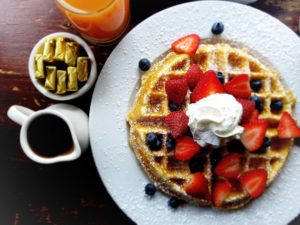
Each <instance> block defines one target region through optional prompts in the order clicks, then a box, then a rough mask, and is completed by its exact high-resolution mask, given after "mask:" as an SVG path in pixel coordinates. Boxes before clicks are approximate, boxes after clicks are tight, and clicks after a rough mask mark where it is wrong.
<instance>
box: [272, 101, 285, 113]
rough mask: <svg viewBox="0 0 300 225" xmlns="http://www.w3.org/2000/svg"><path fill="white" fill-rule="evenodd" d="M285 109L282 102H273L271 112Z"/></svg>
mask: <svg viewBox="0 0 300 225" xmlns="http://www.w3.org/2000/svg"><path fill="white" fill-rule="evenodd" d="M282 108H283V103H282V101H281V100H276V101H272V102H271V110H272V111H280V110H282Z"/></svg>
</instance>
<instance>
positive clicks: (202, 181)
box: [184, 172, 210, 201]
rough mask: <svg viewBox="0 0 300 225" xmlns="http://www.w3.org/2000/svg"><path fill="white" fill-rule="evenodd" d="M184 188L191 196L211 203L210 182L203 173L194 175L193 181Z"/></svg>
mask: <svg viewBox="0 0 300 225" xmlns="http://www.w3.org/2000/svg"><path fill="white" fill-rule="evenodd" d="M184 188H185V191H186V193H187V194H189V195H190V196H193V197H195V198H201V199H206V200H207V201H210V194H209V190H208V181H207V179H206V178H205V176H204V175H203V174H202V173H201V172H197V173H194V174H193V175H192V179H191V181H190V182H189V183H187V184H186V185H185V187H184Z"/></svg>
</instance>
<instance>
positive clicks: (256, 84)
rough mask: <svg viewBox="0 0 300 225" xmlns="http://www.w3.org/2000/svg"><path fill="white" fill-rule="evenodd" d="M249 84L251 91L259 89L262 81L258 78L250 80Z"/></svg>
mask: <svg viewBox="0 0 300 225" xmlns="http://www.w3.org/2000/svg"><path fill="white" fill-rule="evenodd" d="M250 86H251V88H252V90H253V91H259V90H260V89H261V87H262V82H261V81H260V80H251V81H250Z"/></svg>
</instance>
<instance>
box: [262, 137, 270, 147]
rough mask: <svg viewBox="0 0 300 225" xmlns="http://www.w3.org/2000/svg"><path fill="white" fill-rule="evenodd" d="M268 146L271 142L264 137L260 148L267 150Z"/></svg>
mask: <svg viewBox="0 0 300 225" xmlns="http://www.w3.org/2000/svg"><path fill="white" fill-rule="evenodd" d="M270 145H271V140H270V138H268V137H265V138H264V142H263V144H262V146H263V147H264V148H267V147H269V146H270Z"/></svg>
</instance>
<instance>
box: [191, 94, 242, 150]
mask: <svg viewBox="0 0 300 225" xmlns="http://www.w3.org/2000/svg"><path fill="white" fill-rule="evenodd" d="M186 114H187V115H188V117H189V127H190V130H191V132H192V134H193V139H194V140H195V141H196V142H197V143H198V144H199V145H200V146H202V147H204V146H206V145H212V147H215V148H217V147H219V146H221V145H223V144H224V143H226V142H227V141H229V140H231V139H234V138H236V139H239V138H240V134H241V133H242V132H243V129H244V128H243V127H241V126H239V121H240V119H241V116H242V114H243V107H242V105H241V104H240V103H239V102H237V101H236V99H235V98H234V97H233V96H232V95H229V94H213V95H210V96H208V97H206V98H203V99H201V100H199V101H198V102H196V103H192V104H190V105H189V106H188V109H187V112H186Z"/></svg>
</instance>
